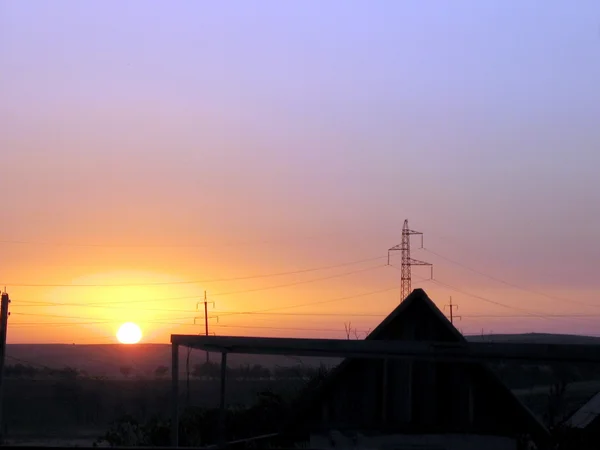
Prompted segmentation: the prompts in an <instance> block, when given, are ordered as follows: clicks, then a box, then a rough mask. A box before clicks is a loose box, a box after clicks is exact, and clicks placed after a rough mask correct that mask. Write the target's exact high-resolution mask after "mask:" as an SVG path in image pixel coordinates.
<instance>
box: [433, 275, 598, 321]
mask: <svg viewBox="0 0 600 450" xmlns="http://www.w3.org/2000/svg"><path fill="white" fill-rule="evenodd" d="M432 282H433V283H435V284H437V285H439V286H442V287H446V288H448V289H452V290H454V291H456V292H459V293H461V294H464V295H468V296H469V297H473V298H475V299H478V300H481V301H484V302H486V303H491V304H494V305H497V306H501V307H503V308H507V309H512V310H515V311H520V312H523V313H525V314H526V315H527V316H529V317H535V318H538V319H544V320H549V319H552V318H558V319H560V318H567V317H568V316H560V315H552V314H541V313H536V312H535V311H530V310H527V309H523V308H518V307H516V306H511V305H507V304H505V303H501V302H498V301H496V300H491V299H489V298H486V297H482V296H480V295H476V294H473V293H471V292H467V291H465V290H463V289H460V288H458V287H456V286H453V285H451V284H448V283H443V282H441V281H438V280H432ZM588 317H590V315H589V314H587V315H586V316H584V317H580V318H581V319H585V318H588ZM570 318H573V319H578V318H579V317H578V316H570Z"/></svg>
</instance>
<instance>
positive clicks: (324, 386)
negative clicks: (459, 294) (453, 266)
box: [292, 289, 550, 445]
mask: <svg viewBox="0 0 600 450" xmlns="http://www.w3.org/2000/svg"><path fill="white" fill-rule="evenodd" d="M417 304H420V305H421V306H425V311H427V313H428V314H431V315H433V317H434V318H435V321H436V322H438V324H439V325H440V327H442V329H443V330H444V332H445V334H446V335H447V340H448V341H455V342H466V339H465V337H464V336H463V335H462V334H461V333H460V332H459V331H458V330H457V329H456V328H455V327H454V325H453V324H452V323H451V322H450V321H449V320H448V318H447V317H446V316H445V315H444V314H443V313H442V312H441V311H440V309H439V308H438V307H437V306H436V305H435V303H434V302H433V301H432V300H431V299H430V298H429V297H428V296H427V294H426V293H425V291H424V290H422V289H415V290H413V291H412V292H411V294H410V295H409V296H408V297H406V299H404V301H402V302H401V303H400V304H399V305H398V306H397V307H396V308H395V309H394V310H393V311H392V312H391V313H390V314H389V315H388V316H387V317H386V318H385V319H384V320H383V321H382V322H381V323H380V324H379V325H378V326H377V327H376V328H375V329H374V330H373V331H372V332H371V333H370V334H369V335H368V336H367V337H366V338H365V339H368V340H377V339H386V334H388V332H389V331H390V330H392V329H393V328H394V324H395V323H396V321H397V320H398V319H399V318H400V317H401V316H402V315H403V314H404V313H405V312H406V311H407V310H408V309H409V308H411V307H412V306H414V305H417ZM353 362H354V363H358V362H359V361H357V360H353V359H352V358H346V359H344V360H343V361H342V362H341V363H340V364H339V365H338V366H337V367H336V368H334V369H333V370H332V371H331V372H330V373H329V375H328V376H327V377H326V378H325V379H324V380H323V382H322V383H321V385H320V386H319V387H318V388H317V389H316V390H315V391H314V392H313V394H312V395H309V396H307V397H308V398H306V399H305V400H303V401H302V403H301V406H300V407H299V409H298V415H297V416H296V417H295V418H294V419H293V421H292V422H298V421H299V420H300V421H301V420H302V416H304V414H306V413H308V412H309V410H310V409H311V407H312V406H313V405H315V403H318V402H319V400H320V399H321V398H322V397H323V395H324V394H325V393H326V392H327V391H328V390H329V389H331V388H332V387H333V386H334V385H335V383H336V380H338V379H339V377H340V376H341V375H342V374H343V373H344V372H345V371H347V370H349V369H350V367H349V366H350V365H351V364H352V363H353ZM471 367H472V370H476V371H477V372H479V374H480V375H481V376H483V377H485V378H486V379H487V381H488V382H489V383H490V384H491V386H492V387H493V388H494V389H496V390H497V391H499V392H500V393H501V394H502V396H503V397H504V398H506V399H507V401H508V403H509V406H510V407H511V409H512V410H513V411H512V414H513V418H514V420H515V421H520V422H524V423H525V424H526V427H527V429H528V430H529V432H530V434H531V436H532V437H533V438H534V440H535V441H537V442H538V443H543V445H545V443H547V442H548V441H549V439H550V433H549V432H548V430H547V429H546V427H545V426H544V425H543V424H542V423H541V422H540V421H539V420H538V419H537V418H536V417H535V416H534V415H533V414H532V413H531V412H530V411H529V410H528V409H527V407H526V406H525V405H523V404H522V403H521V402H520V401H519V399H518V398H517V397H516V396H515V395H514V394H513V392H512V391H511V390H510V389H509V388H508V387H507V386H506V385H505V384H504V383H503V382H502V381H500V379H499V378H498V377H497V376H496V374H495V373H494V372H492V370H491V369H489V368H488V366H487V365H485V364H475V365H471Z"/></svg>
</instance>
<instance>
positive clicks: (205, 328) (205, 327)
mask: <svg viewBox="0 0 600 450" xmlns="http://www.w3.org/2000/svg"><path fill="white" fill-rule="evenodd" d="M200 303H204V334H205V335H206V336H208V304H209V303H211V304H212V306H213V308H214V307H215V302H209V301H207V299H206V291H204V301H203V302H198V303H196V310H198V306H199V305H200ZM218 321H219V318H218V317H217V322H218ZM195 322H196V319H195V318H194V323H195ZM206 362H207V363H208V362H209V353H208V350H207V351H206Z"/></svg>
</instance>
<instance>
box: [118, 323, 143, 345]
mask: <svg viewBox="0 0 600 450" xmlns="http://www.w3.org/2000/svg"><path fill="white" fill-rule="evenodd" d="M117 339H118V340H119V342H120V343H121V344H137V343H138V342H140V340H141V339H142V330H141V329H140V327H138V326H137V325H136V324H135V323H133V322H127V323H124V324H123V325H121V326H120V327H119V331H117Z"/></svg>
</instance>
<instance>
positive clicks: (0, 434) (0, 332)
mask: <svg viewBox="0 0 600 450" xmlns="http://www.w3.org/2000/svg"><path fill="white" fill-rule="evenodd" d="M9 303H10V299H9V297H8V294H7V293H6V288H5V289H4V292H3V293H2V297H1V301H0V444H2V443H4V424H3V421H2V418H3V417H2V406H3V401H2V388H3V385H4V360H5V358H6V331H7V329H8V316H9V315H10V313H9V312H8V304H9Z"/></svg>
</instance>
